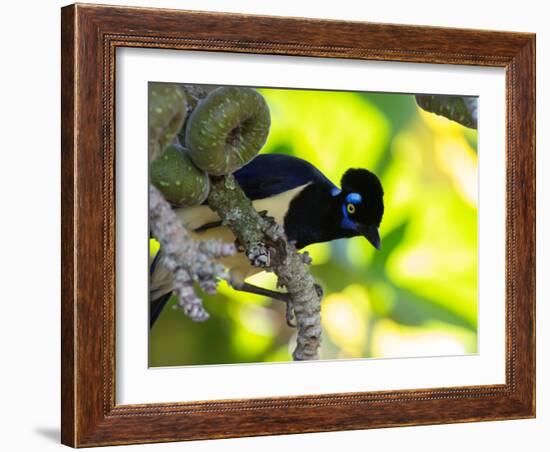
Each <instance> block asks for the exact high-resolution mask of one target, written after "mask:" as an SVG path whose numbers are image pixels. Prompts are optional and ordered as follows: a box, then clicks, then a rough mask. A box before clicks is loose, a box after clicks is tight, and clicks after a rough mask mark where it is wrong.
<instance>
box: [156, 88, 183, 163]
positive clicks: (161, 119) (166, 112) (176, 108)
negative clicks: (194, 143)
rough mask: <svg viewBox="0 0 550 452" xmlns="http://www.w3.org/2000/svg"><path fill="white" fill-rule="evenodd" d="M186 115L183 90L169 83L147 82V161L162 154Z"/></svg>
mask: <svg viewBox="0 0 550 452" xmlns="http://www.w3.org/2000/svg"><path fill="white" fill-rule="evenodd" d="M186 116H187V100H186V96H185V93H184V91H183V90H182V89H181V88H180V87H179V86H176V85H171V84H169V83H149V161H150V162H152V161H153V160H155V159H157V158H158V157H160V156H161V155H162V152H163V151H164V149H165V148H166V147H167V146H168V145H169V144H170V143H172V140H173V139H174V137H175V136H176V135H177V134H178V132H179V131H180V130H181V128H182V126H183V123H184V121H185V118H186Z"/></svg>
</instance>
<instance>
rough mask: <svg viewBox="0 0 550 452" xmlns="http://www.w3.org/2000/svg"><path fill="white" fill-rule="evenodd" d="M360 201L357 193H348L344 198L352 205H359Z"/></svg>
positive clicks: (360, 198)
mask: <svg viewBox="0 0 550 452" xmlns="http://www.w3.org/2000/svg"><path fill="white" fill-rule="evenodd" d="M362 200H363V198H362V197H361V195H360V194H359V193H350V194H348V195H347V196H346V201H347V202H351V203H352V204H359V203H360V202H361V201H362Z"/></svg>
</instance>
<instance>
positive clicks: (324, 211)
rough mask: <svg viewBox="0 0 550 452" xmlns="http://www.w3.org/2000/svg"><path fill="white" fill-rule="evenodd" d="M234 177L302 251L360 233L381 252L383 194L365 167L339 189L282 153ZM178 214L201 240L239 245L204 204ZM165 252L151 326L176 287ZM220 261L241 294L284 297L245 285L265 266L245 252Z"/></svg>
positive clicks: (154, 288) (156, 267) (154, 284)
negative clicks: (220, 240) (166, 266)
mask: <svg viewBox="0 0 550 452" xmlns="http://www.w3.org/2000/svg"><path fill="white" fill-rule="evenodd" d="M234 176H235V178H236V180H237V182H238V183H239V185H240V187H241V188H242V189H243V191H244V192H245V194H246V195H247V196H248V198H249V199H250V200H252V202H253V206H254V208H255V209H256V211H258V212H263V211H265V212H267V215H269V216H271V217H273V218H274V219H275V221H277V223H279V224H281V225H283V226H284V229H285V232H286V235H287V237H288V239H289V240H290V241H293V242H295V244H296V247H297V248H298V249H300V248H303V247H305V246H307V245H310V244H312V243H321V242H327V241H330V240H335V239H340V238H345V237H355V236H358V235H362V236H364V237H365V238H366V239H367V240H368V241H369V242H370V243H371V244H372V245H373V246H374V247H375V248H376V249H379V248H380V235H379V233H378V227H379V225H380V222H381V220H382V215H383V213H384V203H383V190H382V185H381V183H380V180H379V179H378V177H376V176H375V175H374V174H373V173H371V172H370V171H368V170H366V169H351V168H350V169H348V170H347V171H346V172H345V173H344V175H343V176H342V180H341V187H342V188H338V187H337V186H336V185H334V184H333V183H332V182H331V181H330V180H329V179H328V178H327V177H326V176H325V175H324V174H323V173H322V172H321V171H319V170H318V169H317V168H316V167H315V166H313V165H312V164H311V163H309V162H307V161H305V160H302V159H300V158H297V157H293V156H289V155H284V154H260V155H258V156H256V157H255V158H254V159H253V160H252V161H251V162H249V163H248V164H247V165H245V166H244V167H242V168H241V169H239V170H238V171H236V172H235V173H234ZM176 214H177V216H178V217H179V219H180V220H181V221H182V223H183V224H184V225H185V226H186V227H187V228H188V229H189V230H190V231H193V236H194V237H195V238H197V239H201V240H207V239H222V240H224V241H226V242H229V243H234V242H235V236H234V235H233V233H232V232H231V230H230V229H229V228H227V227H225V226H222V225H221V221H220V218H219V217H218V215H217V214H216V213H215V212H213V211H212V210H211V209H210V208H209V207H208V205H206V204H203V205H200V206H194V207H184V208H180V209H176ZM161 253H162V249H161V250H160V251H159V253H158V255H157V256H156V258H155V259H154V261H153V263H152V265H151V269H150V270H151V271H150V274H151V281H150V297H151V298H150V299H151V307H150V326H151V327H152V326H153V324H154V322H155V320H156V319H157V318H158V316H159V314H160V312H161V311H162V309H163V307H164V305H165V304H166V302H167V301H168V299H169V298H170V296H171V293H172V289H173V286H172V284H173V280H172V274H171V273H170V272H169V271H168V270H166V268H164V267H163V266H162V264H161V263H160V262H159V255H161ZM220 262H221V263H223V264H224V265H225V266H226V267H227V268H228V269H229V270H230V274H231V285H232V286H233V287H235V288H237V289H238V290H243V291H246V292H252V293H257V294H261V295H267V296H271V297H273V298H279V299H284V298H281V296H280V295H283V294H281V293H279V292H275V291H270V290H267V289H263V288H261V287H256V286H253V285H251V284H248V283H246V282H245V279H246V278H248V277H249V276H251V275H253V274H255V273H258V272H261V271H262V268H260V267H254V266H252V265H251V264H250V261H249V260H248V259H247V257H246V256H245V255H244V253H237V254H236V255H234V256H231V257H227V258H222V259H220Z"/></svg>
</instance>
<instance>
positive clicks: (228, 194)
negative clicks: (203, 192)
mask: <svg viewBox="0 0 550 452" xmlns="http://www.w3.org/2000/svg"><path fill="white" fill-rule="evenodd" d="M208 204H209V206H210V207H211V208H212V209H213V210H215V211H216V212H217V213H218V215H219V216H220V218H222V221H223V223H224V225H226V226H228V227H229V228H230V229H231V230H232V231H233V233H234V234H235V236H236V237H237V239H238V241H239V243H240V244H241V245H242V246H243V247H244V249H245V253H246V255H247V256H248V258H249V259H250V261H251V262H252V264H253V265H256V266H258V267H263V268H265V270H267V271H272V272H274V273H275V274H276V275H277V277H278V286H280V287H285V288H286V290H287V292H288V295H289V303H290V306H289V308H290V309H292V310H293V311H294V315H295V317H296V323H297V328H298V339H297V343H296V348H295V350H294V353H293V357H294V359H295V360H311V359H318V358H319V352H318V350H319V346H320V344H321V297H320V294H319V292H318V290H317V287H316V284H315V280H314V279H313V277H312V276H311V274H310V272H309V268H308V264H309V263H310V259H309V256H308V255H307V253H304V254H300V253H298V252H297V250H296V248H295V247H294V245H293V244H291V243H289V242H288V240H287V238H286V236H285V233H284V230H283V228H282V227H281V226H280V225H278V224H277V223H276V222H275V221H274V220H273V219H271V218H268V217H265V216H263V215H260V214H259V213H258V212H256V210H255V209H254V207H253V206H252V203H251V202H250V200H249V199H248V198H247V197H246V195H245V194H244V192H243V191H242V190H241V188H240V187H239V185H238V184H237V182H236V181H235V179H234V177H233V176H232V175H227V176H221V177H212V178H211V189H210V195H209V197H208Z"/></svg>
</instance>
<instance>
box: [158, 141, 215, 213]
mask: <svg viewBox="0 0 550 452" xmlns="http://www.w3.org/2000/svg"><path fill="white" fill-rule="evenodd" d="M149 171H150V177H151V182H152V184H153V185H154V186H155V187H157V188H158V189H159V190H160V191H161V193H162V194H163V195H164V197H165V198H166V200H167V201H169V202H171V203H172V204H175V205H177V206H195V205H198V204H202V203H203V202H204V200H205V199H206V198H207V196H208V192H209V191H210V179H208V175H207V174H206V173H205V172H204V171H202V170H200V169H199V168H197V167H196V166H195V165H194V164H193V162H192V161H191V159H190V158H189V155H188V154H187V152H186V150H185V149H184V148H183V147H181V146H176V145H170V146H168V148H166V150H165V151H164V153H163V154H162V155H161V156H160V157H159V158H158V159H156V160H155V161H153V162H152V163H151V164H150V166H149Z"/></svg>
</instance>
